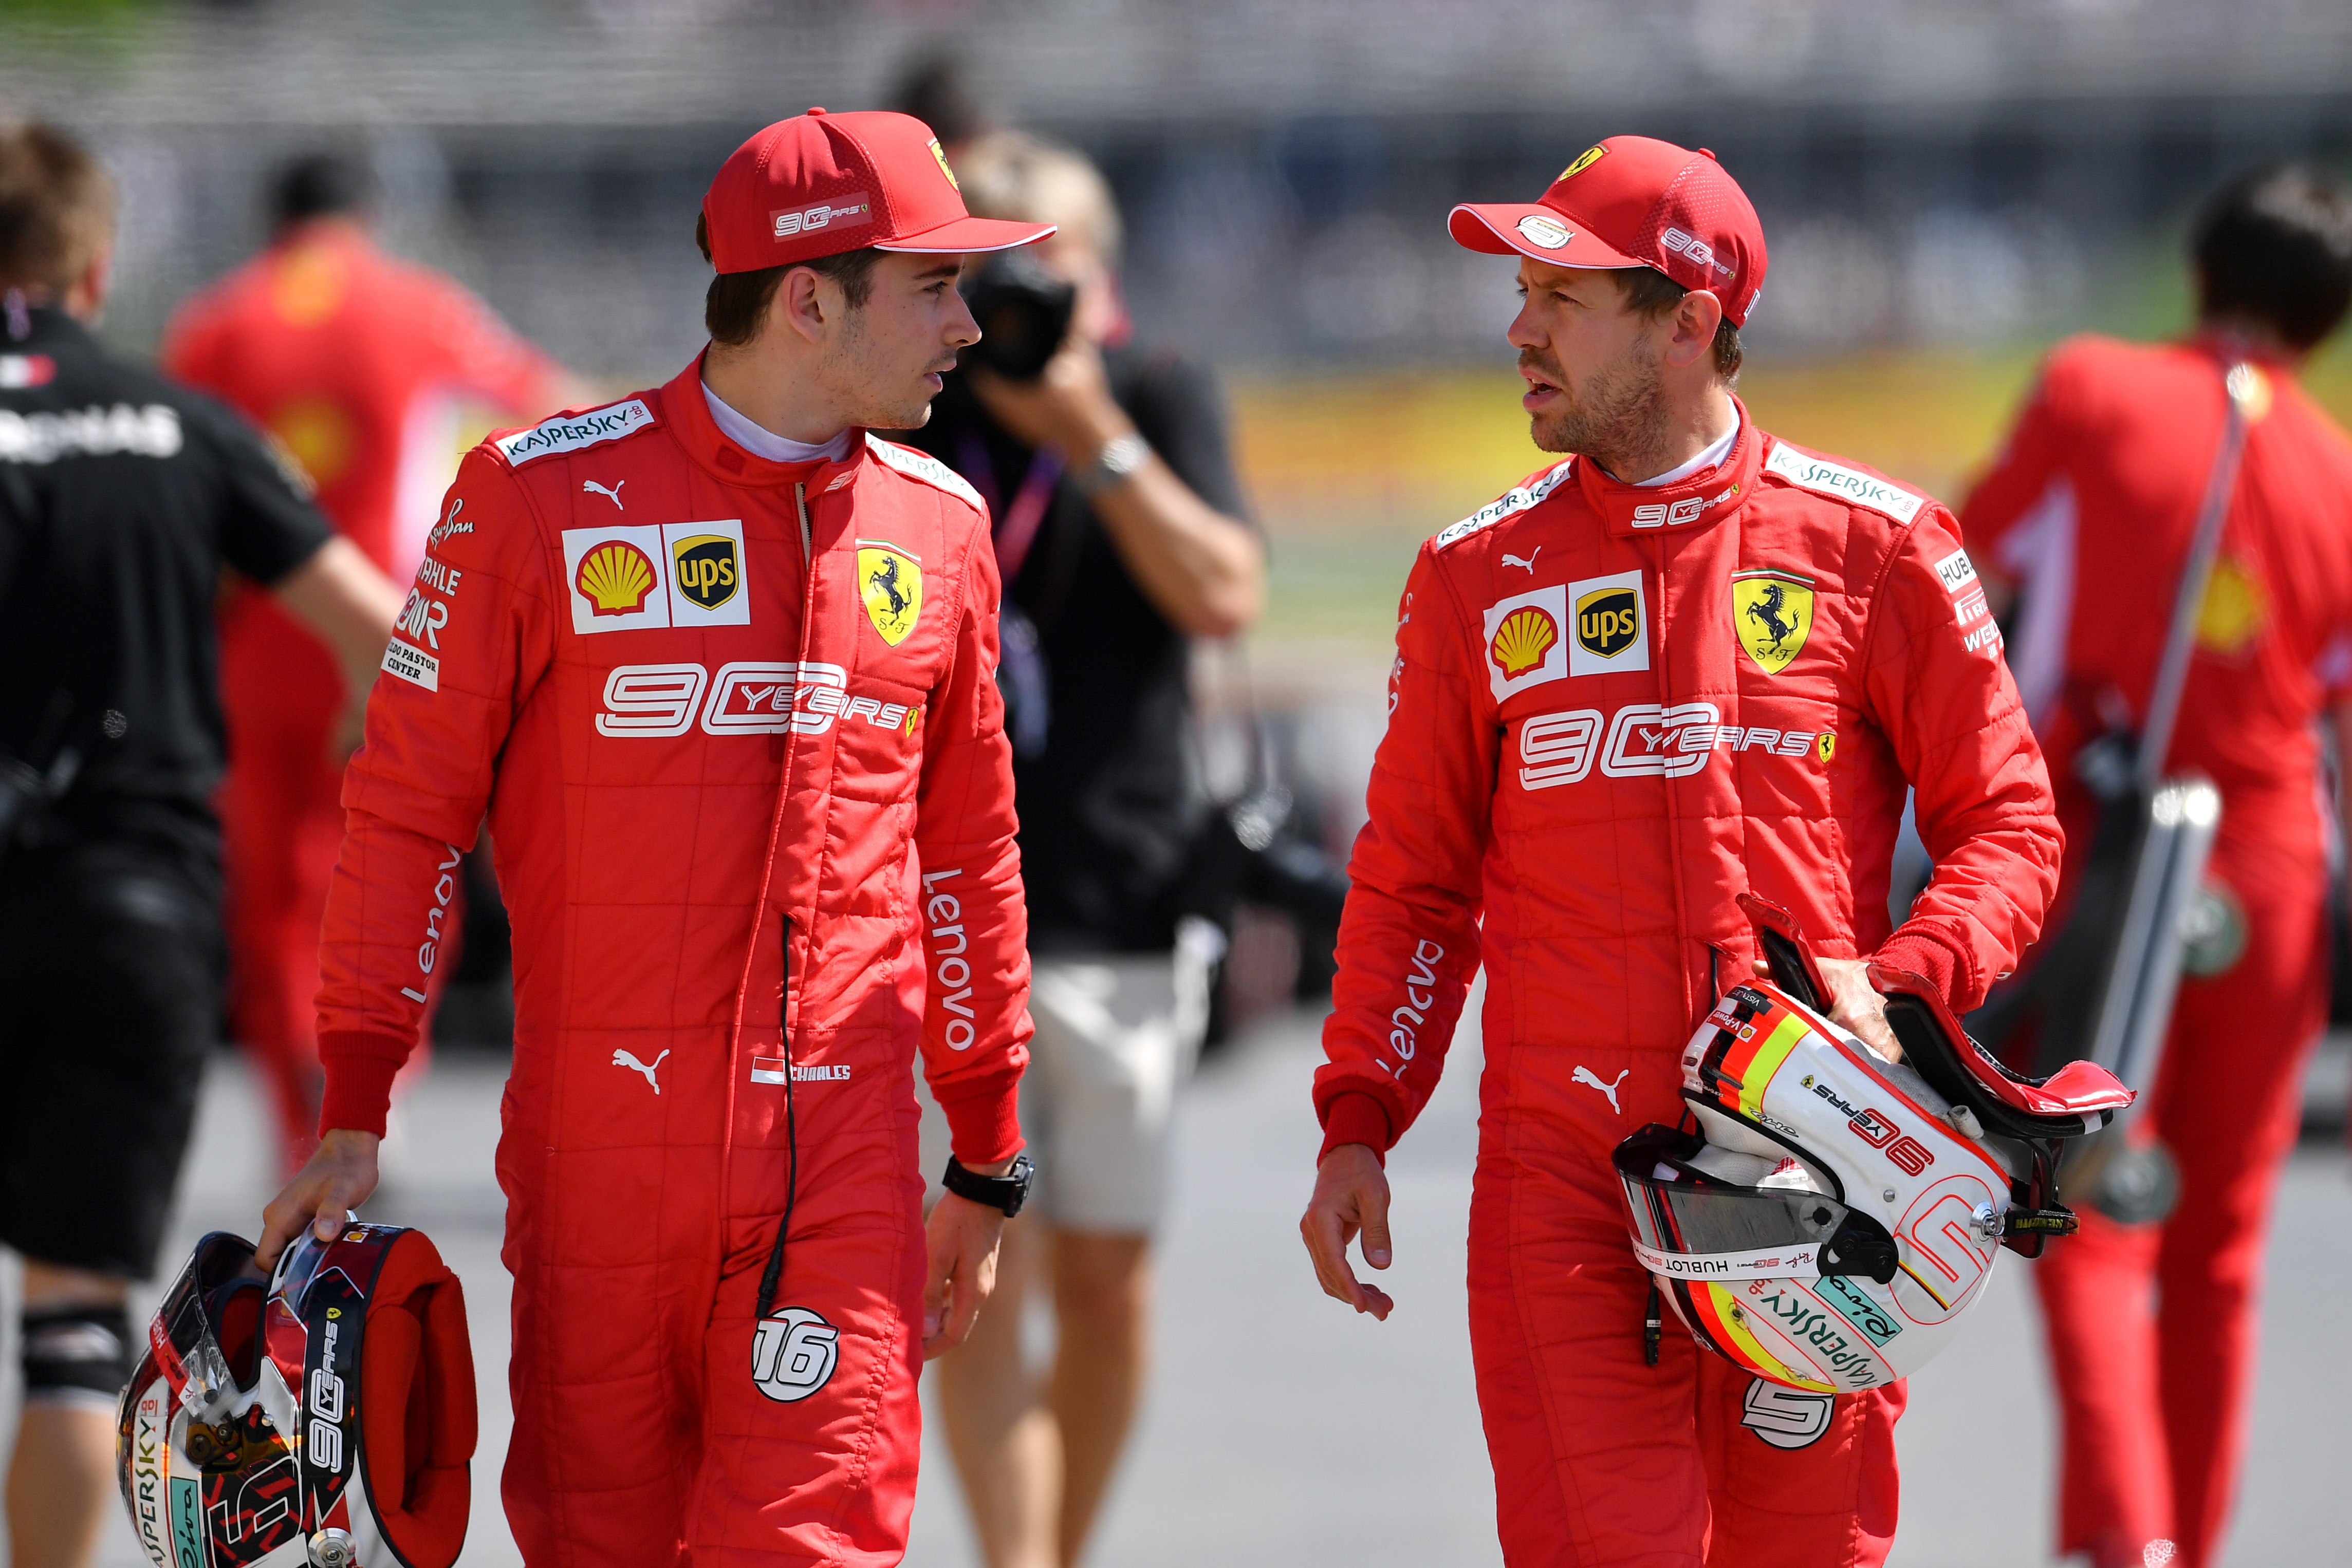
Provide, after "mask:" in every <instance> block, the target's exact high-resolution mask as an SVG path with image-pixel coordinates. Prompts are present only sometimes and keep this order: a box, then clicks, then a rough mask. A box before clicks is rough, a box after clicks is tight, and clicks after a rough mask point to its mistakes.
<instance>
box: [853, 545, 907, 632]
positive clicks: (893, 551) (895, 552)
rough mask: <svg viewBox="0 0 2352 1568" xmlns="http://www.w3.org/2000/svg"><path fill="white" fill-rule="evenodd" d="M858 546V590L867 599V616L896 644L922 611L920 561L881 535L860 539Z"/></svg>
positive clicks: (876, 628)
mask: <svg viewBox="0 0 2352 1568" xmlns="http://www.w3.org/2000/svg"><path fill="white" fill-rule="evenodd" d="M857 546H858V549H857V592H858V596H859V597H860V598H862V599H864V600H865V601H866V619H867V620H868V621H871V622H874V630H875V631H876V632H877V633H879V634H880V636H881V638H882V641H884V642H885V643H889V644H890V646H892V647H893V648H895V647H897V646H898V644H899V643H903V642H905V641H906V640H907V633H908V632H912V631H913V630H914V629H915V622H916V620H917V619H918V618H919V616H920V615H921V614H922V612H923V567H922V563H921V562H920V561H919V560H917V559H915V558H914V557H913V556H911V555H908V553H907V552H906V551H905V550H902V549H899V548H898V546H896V545H894V544H890V543H888V542H887V541H885V540H882V539H860V540H858V541H857Z"/></svg>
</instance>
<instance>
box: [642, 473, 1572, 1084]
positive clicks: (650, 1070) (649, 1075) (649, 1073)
mask: <svg viewBox="0 0 2352 1568" xmlns="http://www.w3.org/2000/svg"><path fill="white" fill-rule="evenodd" d="M622 483H623V484H627V483H628V481H627V480H625V479H624V480H623V481H622ZM668 1060H669V1052H668V1051H663V1052H662V1053H661V1054H660V1055H659V1056H656V1057H655V1058H654V1059H653V1061H651V1062H650V1063H648V1062H643V1061H638V1060H637V1059H636V1057H635V1055H634V1054H633V1053H631V1052H629V1051H614V1053H613V1065H614V1066H615V1067H625V1068H627V1069H628V1070H629V1071H632V1072H642V1073H644V1074H645V1075H646V1082H648V1083H650V1084H652V1085H653V1086H654V1092H655V1093H656V1094H659V1093H660V1092H661V1080H659V1079H657V1078H656V1077H655V1076H654V1071H655V1070H656V1068H658V1067H660V1066H661V1064H662V1063H663V1062H665V1061H668ZM1578 1071H1583V1070H1582V1069H1581V1068H1580V1069H1578Z"/></svg>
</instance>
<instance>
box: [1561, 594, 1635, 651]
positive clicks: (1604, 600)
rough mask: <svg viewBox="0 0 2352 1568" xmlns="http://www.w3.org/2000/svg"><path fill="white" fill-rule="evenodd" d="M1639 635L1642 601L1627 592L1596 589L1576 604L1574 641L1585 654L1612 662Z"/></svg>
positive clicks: (1630, 645) (1631, 644)
mask: <svg viewBox="0 0 2352 1568" xmlns="http://www.w3.org/2000/svg"><path fill="white" fill-rule="evenodd" d="M1641 635H1642V601H1641V599H1640V597H1639V596H1638V595H1636V594H1635V593H1634V591H1633V590H1632V589H1631V588H1599V589H1595V590H1593V591H1591V593H1588V594H1586V595H1585V596H1584V597H1583V598H1581V599H1580V600H1578V601H1576V641H1577V643H1578V645H1579V646H1580V647H1581V648H1583V649H1584V651H1585V652H1586V653H1591V654H1593V655H1594V656H1596V657H1598V658H1602V659H1613V658H1615V657H1616V656H1617V655H1618V654H1620V653H1623V652H1624V651H1625V650H1626V649H1628V648H1630V647H1632V646H1633V643H1634V642H1635V641H1636V640H1637V639H1638V638H1639V637H1640V636H1641Z"/></svg>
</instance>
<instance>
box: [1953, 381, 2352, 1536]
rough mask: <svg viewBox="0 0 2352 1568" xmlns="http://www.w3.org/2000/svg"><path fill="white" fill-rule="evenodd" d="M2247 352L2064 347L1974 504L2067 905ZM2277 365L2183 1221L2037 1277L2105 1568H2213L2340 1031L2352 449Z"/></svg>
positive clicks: (2193, 766)
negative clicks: (2327, 1054)
mask: <svg viewBox="0 0 2352 1568" xmlns="http://www.w3.org/2000/svg"><path fill="white" fill-rule="evenodd" d="M2228 363H2229V361H2228V360H2227V359H2226V358H2225V357H2224V350H2222V349H2221V348H2220V347H2219V346H2217V345H2214V344H2210V343H2206V342H2191V343H2184V344H2174V345H2168V346H2164V347H2154V348H2151V347H2146V346H2141V345H2137V344H2127V343H2119V342H2116V341H2114V340H2109V339H2104V338H2078V339H2075V340H2072V341H2070V342H2067V343H2064V344H2062V345H2061V346H2060V347H2059V348H2058V350H2056V351H2055V352H2054V353H2053V354H2052V356H2051V358H2050V361H2049V363H2048V365H2047V366H2046V367H2045V368H2044V370H2043V372H2042V381H2041V383H2040V385H2039V386H2038V387H2037V388H2036V389H2035V390H2034V392H2033V394H2032V398H2031V400H2030V401H2029V402H2028V403H2027V404H2026V408H2025V412H2024V413H2023V414H2022V416H2021V418H2020V420H2019V422H2018V425H2017V429H2016V431H2015V433H2014V434H2012V435H2011V437H2010V442H2009V446H2008V449H2007V450H2006V451H2005V452H2003V453H2002V455H2000V458H1999V460H1998V461H1996V462H1995V464H1994V465H1993V467H1992V470H1991V472H1990V474H1988V475H1987V476H1985V478H1984V480H1983V482H1982V483H1981V484H1980V485H1979V486H1978V487H1977V491H1976V493H1975V495H1973V496H1972V497H1969V503H1968V507H1967V509H1966V511H1965V512H1964V513H1963V514H1962V517H1963V521H1964V525H1965V527H1966V529H1967V538H1968V541H1969V549H1970V550H1971V551H1972V552H1973V553H1974V554H1975V556H1976V558H1977V560H1978V562H1979V564H1980V565H1981V566H1982V568H1983V569H1984V570H1985V572H1986V574H1987V575H1988V576H1989V577H1994V578H1998V579H2000V580H2004V581H2006V582H2009V583H2011V584H2013V585H2015V587H2016V589H2017V591H2018V595H2019V597H2018V603H2017V610H2016V615H2015V619H2014V621H2013V622H2012V627H2013V630H2014V631H2015V633H2016V641H2015V644H2014V649H2013V653H2014V658H2015V661H2016V666H2017V673H2018V685H2019V686H2020V687H2021V689H2022V690H2023V691H2024V693H2025V695H2026V703H2027V706H2028V709H2029V711H2031V712H2032V716H2033V721H2034V727H2035V728H2036V730H2038V731H2039V732H2040V734H2041V736H2042V745H2043V746H2044V747H2046V748H2047V750H2048V753H2049V756H2050V762H2051V775H2052V777H2053V779H2054V780H2055V781H2056V784H2057V789H2058V809H2059V817H2060V820H2061V821H2063V822H2064V823H2065V825H2066V830H2067V841H2068V847H2069V854H2068V860H2067V866H2066V872H2067V876H2066V879H2065V880H2064V881H2063V882H2062V883H2061V892H2060V895H2059V907H2060V908H2062V909H2063V907H2064V904H2065V903H2066V901H2067V899H2068V898H2069V897H2071V894H2072V890H2073V878H2074V873H2077V872H2078V871H2079V870H2080V857H2081V855H2082V854H2083V853H2084V852H2087V851H2088V849H2089V846H2090V841H2091V835H2092V827H2093V823H2094V822H2095V815H2096V813H2095V803H2094V801H2093V799H2092V797H2091V795H2090V793H2089V791H2088V790H2086V789H2084V787H2083V786H2082V784H2081V783H2080V782H2079V781H2077V779H2075V777H2074V768H2073V759H2074V756H2075V753H2076V752H2077V750H2078V749H2079V748H2080V747H2082V745H2083V744H2084V741H2085V740H2088V739H2091V738H2094V737H2097V736H2099V735H2100V734H2102V733H2104V732H2105V729H2106V727H2108V726H2109V724H2111V723H2122V724H2125V725H2127V726H2128V727H2131V728H2133V729H2137V727H2139V724H2140V717H2141V715H2142V714H2143V713H2144V711H2145V708H2146V705H2147V696H2148V692H2149V689H2150V688H2151V687H2152V686H2153V685H2154V684H2155V679H2156V666H2157V662H2158V658H2159V657H2160V656H2161V653H2162V651H2163V646H2164V637H2165V632H2166V630H2167V627H2168V623H2169V621H2170V618H2171V611H2172V604H2173V601H2174V598H2175V595H2176V594H2177V592H2178V591H2179V583H2180V574H2181V571H2182V570H2183V567H2184V565H2185V563H2186V562H2187V559H2188V556H2189V538H2190V536H2191V534H2192V533H2194V531H2195V528H2196V520H2197V513H2198V509H2199V507H2200V503H2201V501H2202V500H2203V498H2204V495H2205V489H2206V482H2207V477H2208V475H2209V474H2210V470H2211V468H2212V465H2213V459H2214V455H2215V453H2216V451H2217V450H2218V448H2219V447H2220V445H2221V432H2222V425H2223V423H2224V408H2225V401H2224V393H2223V390H2222V384H2221V378H2222V372H2223V370H2224V369H2225V367H2226V365H2227V364H2228ZM2263 371H2264V375H2263V384H2264V389H2265V391H2264V394H2263V395H2262V396H2260V397H2258V398H2257V402H2256V413H2257V414H2258V415H2259V417H2256V418H2254V419H2253V420H2252V423H2251V425H2250V427H2249V429H2248V431H2247V436H2246V447H2245V456H2244V459H2243V462H2242V467H2241V469H2240V472H2239V476H2238V481H2237V489H2236V492H2235V496H2234V499H2233V501H2232V503H2231V508H2230V512H2229V514H2228V517H2227V519H2226V520H2225V522H2224V524H2223V527H2222V533H2221V554H2220V556H2219V558H2218V559H2217V560H2216V562H2215V565H2214V568H2213V574H2212V577H2211V579H2210V582H2209V585H2208V587H2207V590H2206V593H2205V599H2204V603H2203V606H2202V608H2201V610H2200V617H2199V621H2198V625H2197V643H2196V647H2195V652H2194V655H2193V657H2192V658H2191V660H2190V662H2189V682H2188V686H2187V688H2186V691H2185V693H2184V695H2183V696H2182V699H2181V705H2180V716H2179V724H2178V727H2177V728H2176V729H2175V731H2174V734H2173V739H2172V750H2171V755H2170V758H2169V762H2168V768H2167V771H2168V773H2175V774H2177V773H2184V772H2194V773H2202V774H2204V775H2205V776H2206V777H2208V778H2210V779H2212V780H2213V781H2214V783H2216V784H2217V785H2219V786H2220V788H2221V836H2220V838H2219V840H2218V841H2216V843H2215V845H2214V850H2213V858H2212V860H2211V862H2210V863H2209V865H2208V867H2207V870H2206V878H2207V882H2208V883H2209V885H2212V884H2219V886H2220V888H2221V889H2225V890H2226V894H2225V896H2226V898H2227V900H2228V902H2229V904H2231V905H2232V906H2233V908H2234V912H2235V918H2236V919H2237V920H2238V921H2239V922H2241V923H2242V925H2241V928H2240V930H2239V932H2238V933H2237V935H2238V936H2242V939H2243V947H2244V950H2243V952H2242V955H2241V956H2238V957H2237V959H2236V960H2235V962H2234V963H2233V964H2232V965H2231V967H2229V968H2227V969H2226V970H2225V971H2223V972H2222V973H2220V974H2214V975H2205V976H2198V975H2191V976H2189V977H2188V978H2186V979H2185V980H2184V981H2183V982H2182V984H2181V988H2180V994H2179V1004H2178V1006H2177V1008H2176V1009H2175V1011H2174V1014H2173V1019H2172V1030H2171V1033H2170V1035H2169V1037H2168V1042H2167V1045H2166V1048H2165V1054H2164V1063H2163V1066H2162V1068H2161V1070H2160V1071H2159V1073H2158V1081H2157V1082H2156V1084H2155V1085H2154V1092H2153V1095H2152V1099H2151V1102H2150V1104H2149V1107H2148V1110H2147V1115H2146V1116H2145V1117H2144V1118H2143V1120H2142V1122H2141V1126H2142V1127H2144V1128H2146V1129H2147V1131H2148V1132H2150V1133H2152V1134H2154V1135H2156V1136H2158V1137H2160V1138H2161V1139H2163V1141H2164V1142H2165V1143H2166V1144H2167V1145H2168V1146H2169V1147H2170V1149H2171V1151H2172V1153H2173V1155H2174V1156H2175V1157H2176V1158H2177V1159H2178V1161H2179V1166H2180V1175H2181V1195H2180V1202H2179V1207H2178V1208H2177V1209H2176V1210H2175V1211H2174V1213H2173V1214H2172V1216H2171V1218H2169V1219H2168V1221H2166V1222H2165V1223H2164V1224H2163V1225H2162V1226H2159V1227H2148V1228H2140V1229H2134V1230H2126V1229H2124V1228H2120V1227H2117V1226H2116V1225H2114V1224H2112V1223H2109V1222H2107V1221H2106V1220H2105V1219H2103V1218H2101V1217H2100V1216H2098V1215H2097V1214H2095V1213H2093V1212H2089V1211H2087V1210H2086V1211H2085V1212H2084V1214H2083V1216H2082V1219H2083V1229H2082V1233H2081V1234H2080V1235H2079V1236H2077V1237H2076V1238H2074V1239H2073V1240H2071V1241H2068V1242H2065V1243H2063V1245H2061V1246H2058V1247H2055V1248H2053V1249H2051V1253H2050V1255H2049V1256H2048V1257H2047V1258H2045V1259H2043V1260H2042V1262H2041V1263H2040V1264H2039V1265H2038V1266H2037V1267H2036V1270H2035V1275H2034V1277H2035V1279H2036V1280H2037V1281H2039V1283H2040V1285H2041V1290H2042V1306H2043V1309H2044V1312H2045V1314H2046V1316H2047V1319H2048V1322H2049V1329H2050V1343H2051V1362H2052V1364H2053V1367H2054V1369H2055V1372H2056V1375H2057V1380H2058V1388H2059V1396H2060V1404H2061V1409H2062V1412H2063V1425H2064V1428H2065V1433H2064V1463H2063V1472H2062V1474H2063V1481H2062V1484H2063V1499H2062V1503H2061V1508H2060V1522H2059V1535H2060V1550H2061V1551H2063V1552H2089V1553H2091V1554H2092V1556H2093V1558H2094V1561H2095V1562H2096V1563H2100V1564H2102V1565H2104V1564H2106V1563H2126V1562H2128V1563H2135V1564H2137V1563H2139V1562H2140V1561H2141V1560H2142V1557H2143V1555H2144V1553H2145V1550H2146V1547H2147V1543H2148V1542H2154V1541H2159V1540H2168V1541H2171V1542H2175V1543H2177V1546H2178V1548H2179V1558H2178V1561H2179V1563H2182V1564H2184V1565H2185V1568H2195V1565H2199V1564H2203V1563H2210V1562H2211V1561H2212V1560H2213V1556H2214V1553H2215V1552H2218V1550H2219V1549H2220V1544H2221V1532H2222V1530H2223V1528H2224V1526H2225V1525H2226V1523H2227V1522H2228V1518H2229V1512H2230V1500H2231V1490H2232V1489H2233V1487H2234V1484H2235V1481H2236V1475H2237V1468H2238V1462H2239V1458H2240V1455H2241V1454H2242V1451H2243V1448H2244V1445H2245V1431H2246V1419H2247V1401H2248V1397H2249V1396H2250V1394H2251V1393H2252V1371H2253V1354H2254V1309H2255V1297H2256V1293H2257V1291H2258V1290H2259V1288H2260V1283H2261V1268H2262V1255H2263V1239H2264V1231H2265V1228H2266V1223H2267V1218H2268V1215H2269V1212H2270V1205H2271V1196H2272V1191H2273V1187H2274V1186H2275V1185H2276V1181H2277V1177H2278V1171H2279V1166H2281V1164H2282V1163H2283V1162H2284V1159H2285V1157H2286V1154H2287V1151H2288V1149H2289V1148H2290V1147H2291V1146H2292V1145H2293V1143H2294V1134H2295V1124H2296V1117H2297V1111H2298V1102H2299V1095H2298V1092H2297V1086H2298V1084H2299V1083H2300V1082H2301V1067H2302V1064H2303V1062H2304V1061H2305V1054H2306V1052H2307V1051H2309V1050H2310V1048H2311V1046H2312V1044H2313V1042H2314V1041H2315V1040H2316V1039H2317V1038H2318V1035H2319V1032H2320V1030H2321V1027H2322V1025H2323V1024H2324V1023H2325V1021H2326V1007H2327V974H2328V961H2327V951H2326V933H2327V917H2326V828H2325V825H2324V820H2323V810H2322V804H2321V788H2322V787H2321V783H2320V773H2319V752H2318V739H2317V737H2316V734H2315V728H2316V722H2315V721H2316V720H2317V719H2318V717H2319V716H2320V714H2321V712H2322V711H2323V709H2324V708H2325V706H2326V704H2327V702H2328V700H2329V698H2330V695H2331V694H2336V693H2340V691H2341V689H2342V688H2343V687H2344V686H2345V685H2347V684H2352V499H2348V497H2352V444H2347V441H2346V439H2345V437H2344V434H2343V433H2342V432H2341V431H2339V430H2338V429H2337V428H2336V426H2335V425H2334V424H2333V423H2331V422H2330V421H2329V420H2328V418H2327V416H2326V415H2325V414H2324V413H2321V412H2320V411H2319V410H2318V408H2317V407H2315V405H2314V404H2313V403H2312V402H2311V400H2310V399H2309V398H2308V397H2306V396H2305V394H2304V392H2302V390H2301V389H2300V388H2298V387H2297V386H2296V385H2295V384H2294V381H2293V380H2292V379H2291V377H2290V375H2289V374H2288V373H2287V371H2284V369H2283V368H2281V367H2278V366H2275V365H2271V366H2264V367H2263ZM2140 1087H2146V1086H2144V1085H2143V1086H2140ZM2152 1296H2153V1297H2154V1298H2156V1299H2157V1300H2160V1301H2161V1302H2162V1306H2161V1308H2160V1309H2159V1308H2158V1306H2157V1304H2156V1300H2152V1299H2151V1297H2152ZM2154 1560H2155V1559H2153V1558H2149V1559H2148V1561H2154Z"/></svg>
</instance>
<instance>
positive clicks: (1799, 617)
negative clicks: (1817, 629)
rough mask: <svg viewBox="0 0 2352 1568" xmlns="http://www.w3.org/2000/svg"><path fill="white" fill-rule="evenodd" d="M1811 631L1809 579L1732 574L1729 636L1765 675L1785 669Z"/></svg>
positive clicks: (1791, 575) (1777, 574)
mask: <svg viewBox="0 0 2352 1568" xmlns="http://www.w3.org/2000/svg"><path fill="white" fill-rule="evenodd" d="M1812 630H1813V580H1812V579H1811V578H1809V577H1800V576H1798V575H1797V574H1796V573H1795V572H1790V571H1742V572H1735V573H1734V574H1733V575H1732V579H1731V634H1732V635H1733V636H1735V637H1737V638H1738V639H1739V645H1740V646H1741V647H1743V648H1745V649H1747V650H1748V657H1749V658H1751V659H1753V660H1755V661H1756V663H1757V665H1758V667H1759V668H1760V669H1762V670H1763V671H1764V673H1765V674H1771V675H1777V674H1780V672H1781V671H1782V670H1784V669H1787V668H1788V667H1789V661H1790V660H1791V659H1793V658H1795V657H1796V656H1797V654H1798V652H1799V651H1800V650H1801V649H1802V648H1803V647H1804V645H1805V639H1806V637H1807V636H1809V635H1811V632H1812Z"/></svg>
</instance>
